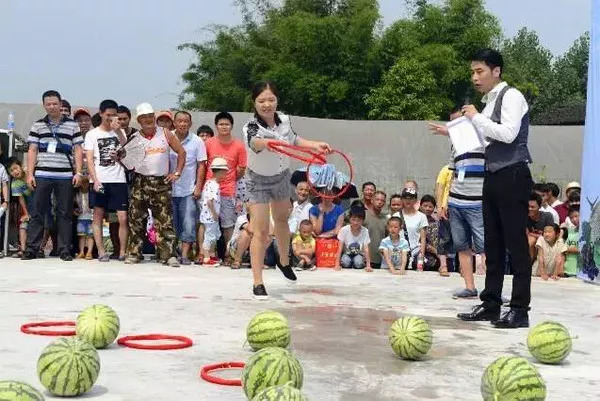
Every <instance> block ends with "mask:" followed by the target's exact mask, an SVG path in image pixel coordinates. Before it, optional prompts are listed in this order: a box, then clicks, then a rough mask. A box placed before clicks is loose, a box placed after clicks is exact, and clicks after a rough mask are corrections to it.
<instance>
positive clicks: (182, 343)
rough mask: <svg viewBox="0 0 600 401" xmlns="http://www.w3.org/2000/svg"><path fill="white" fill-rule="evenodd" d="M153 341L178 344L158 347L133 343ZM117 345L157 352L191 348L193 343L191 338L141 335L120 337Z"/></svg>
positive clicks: (159, 345)
mask: <svg viewBox="0 0 600 401" xmlns="http://www.w3.org/2000/svg"><path fill="white" fill-rule="evenodd" d="M155 340H173V341H178V342H179V344H158V345H148V344H136V343H135V342H134V341H155ZM117 344H119V345H121V346H123V347H128V348H136V349H149V350H157V351H165V350H172V349H182V348H189V347H191V346H192V345H193V344H194V342H193V341H192V339H191V338H188V337H184V336H171V335H168V334H142V335H138V336H126V337H121V338H119V339H118V340H117Z"/></svg>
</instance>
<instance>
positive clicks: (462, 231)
mask: <svg viewBox="0 0 600 401" xmlns="http://www.w3.org/2000/svg"><path fill="white" fill-rule="evenodd" d="M448 209H449V212H450V214H449V220H450V230H451V231H452V242H453V243H454V249H455V250H456V252H463V251H467V250H472V251H473V252H474V253H476V254H481V253H484V252H485V251H484V245H483V243H484V234H483V233H484V231H483V208H481V207H472V208H459V207H455V206H452V205H450V206H449V207H448Z"/></svg>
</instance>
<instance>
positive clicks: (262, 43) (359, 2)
mask: <svg viewBox="0 0 600 401" xmlns="http://www.w3.org/2000/svg"><path fill="white" fill-rule="evenodd" d="M398 1H400V0H398ZM405 3H407V4H408V5H409V8H410V10H411V12H410V15H409V16H408V17H406V18H403V19H399V20H397V21H395V22H394V23H392V24H391V25H390V26H388V27H387V28H385V29H382V28H381V25H380V24H381V17H380V14H379V4H378V1H377V0H236V4H237V5H238V7H239V8H240V10H241V12H242V16H243V21H242V23H241V24H240V25H238V26H235V27H223V26H219V27H214V28H213V33H214V35H213V37H212V39H211V40H209V41H205V42H201V43H186V44H183V45H181V46H180V47H179V48H180V49H185V50H191V51H192V52H194V53H195V56H196V58H195V61H194V62H193V63H192V64H191V65H190V66H189V67H188V70H187V71H186V72H185V73H184V74H183V80H184V82H185V83H186V88H185V89H184V91H183V93H182V99H183V100H182V102H181V103H182V104H181V106H182V107H185V108H189V109H199V110H231V111H250V110H252V107H253V105H252V101H251V99H250V88H251V86H252V84H253V83H254V82H255V81H258V80H261V79H271V80H273V81H275V82H276V83H277V84H278V86H279V88H280V91H281V95H282V96H281V99H280V108H281V109H282V110H284V111H286V112H288V113H292V114H297V115H305V116H311V117H323V118H345V119H364V118H372V119H399V120H405V119H444V118H445V117H446V115H447V113H448V111H449V110H450V108H452V106H453V105H455V104H460V103H462V102H464V101H465V100H466V99H470V100H471V101H472V102H473V101H474V100H476V99H477V98H478V95H477V94H476V93H474V91H473V88H472V85H471V82H470V76H469V60H470V57H471V56H472V54H473V53H474V52H475V51H476V50H478V49H481V48H484V47H492V48H500V49H501V50H502V52H503V54H504V57H505V66H506V67H505V73H504V77H505V79H506V80H508V82H509V83H510V84H511V85H514V86H516V87H517V88H519V89H520V90H521V91H522V92H523V93H524V94H525V96H526V98H527V99H528V101H529V102H530V105H531V112H532V118H533V121H534V122H535V121H536V119H539V118H541V117H540V116H542V115H549V113H550V114H551V113H552V111H553V110H556V109H557V108H558V107H564V106H569V105H574V104H575V105H581V104H582V102H584V101H585V96H586V84H587V63H588V48H589V35H587V34H585V35H583V36H582V37H581V38H579V39H578V40H577V41H576V42H575V43H574V44H573V46H572V47H571V49H569V51H567V52H566V53H565V54H564V55H563V56H562V57H558V58H557V59H556V60H554V59H553V56H552V54H551V53H550V52H549V51H548V49H547V48H545V47H544V46H543V45H542V44H541V43H540V41H539V38H538V36H537V34H536V33H535V32H533V31H530V30H528V29H527V28H523V29H521V30H520V31H519V32H518V33H517V35H516V36H515V37H514V38H511V39H508V40H503V39H502V34H501V28H500V24H499V22H498V19H497V18H496V17H495V16H494V15H492V14H491V13H490V12H488V11H487V10H486V8H485V4H484V0H443V1H437V2H431V1H427V0H405Z"/></svg>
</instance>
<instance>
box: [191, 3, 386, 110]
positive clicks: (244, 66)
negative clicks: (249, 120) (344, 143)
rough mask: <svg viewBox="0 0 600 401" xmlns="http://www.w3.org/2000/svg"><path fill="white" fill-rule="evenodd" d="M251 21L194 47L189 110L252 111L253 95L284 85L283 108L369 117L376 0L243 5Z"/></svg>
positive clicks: (377, 13)
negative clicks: (261, 87)
mask: <svg viewBox="0 0 600 401" xmlns="http://www.w3.org/2000/svg"><path fill="white" fill-rule="evenodd" d="M238 4H240V6H242V11H243V12H244V13H245V14H244V23H243V24H242V25H240V26H238V27H235V28H221V29H219V30H218V32H217V34H216V35H215V39H214V40H212V41H209V42H205V43H202V44H194V43H188V44H184V45H182V46H180V49H189V50H192V51H194V52H195V53H196V58H197V60H196V62H194V63H193V64H192V65H190V67H189V68H188V71H187V72H186V73H185V74H184V75H183V80H184V81H185V82H186V84H187V86H186V88H185V89H184V94H185V98H186V100H185V101H184V102H183V106H184V107H188V108H195V109H213V110H214V109H227V110H250V109H251V107H252V105H251V102H250V100H249V95H248V93H249V89H250V87H251V86H252V83H253V82H255V81H257V80H261V79H272V80H274V81H276V82H277V84H278V86H279V88H280V91H281V93H282V98H281V99H280V101H281V108H282V109H283V110H285V111H286V112H289V113H294V114H301V115H308V116H314V117H330V118H361V117H363V116H364V115H365V114H366V112H367V109H366V105H365V104H364V100H363V99H364V95H365V93H367V91H368V89H369V88H370V87H371V86H372V85H373V84H374V83H375V81H374V73H373V70H374V69H373V67H372V63H373V56H372V49H373V44H374V41H375V25H376V23H377V21H379V19H380V16H379V8H378V3H377V1H376V0H284V1H283V2H282V4H281V5H280V6H276V5H274V2H271V1H268V0H264V1H260V0H253V1H238Z"/></svg>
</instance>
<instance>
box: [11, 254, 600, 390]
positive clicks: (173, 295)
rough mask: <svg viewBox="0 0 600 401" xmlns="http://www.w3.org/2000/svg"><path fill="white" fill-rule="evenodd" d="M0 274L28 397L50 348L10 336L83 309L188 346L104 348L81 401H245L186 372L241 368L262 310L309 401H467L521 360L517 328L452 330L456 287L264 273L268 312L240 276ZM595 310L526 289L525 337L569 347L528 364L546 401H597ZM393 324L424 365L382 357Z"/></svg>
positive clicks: (589, 297)
mask: <svg viewBox="0 0 600 401" xmlns="http://www.w3.org/2000/svg"><path fill="white" fill-rule="evenodd" d="M0 266H1V267H0V309H1V310H3V311H4V313H3V318H2V319H0V380H2V379H15V380H24V381H27V382H29V383H31V384H33V385H34V386H36V387H38V388H40V387H41V385H40V384H39V381H38V379H37V375H36V363H37V358H38V356H39V354H40V351H41V349H42V348H43V347H44V346H45V345H46V344H48V343H49V342H50V341H51V338H49V337H42V336H33V335H26V334H22V333H21V332H20V331H19V327H20V325H21V324H23V323H26V322H32V321H41V320H70V319H72V320H74V319H75V318H76V316H77V314H78V312H79V311H81V310H82V309H83V308H85V307H86V306H88V305H92V304H94V303H104V304H107V305H110V306H111V307H113V308H114V309H115V310H116V311H117V313H118V314H119V316H120V318H121V334H120V335H134V334H142V333H167V334H179V335H186V336H189V337H190V338H192V339H193V340H194V343H195V344H194V346H193V347H192V348H188V349H184V350H178V351H141V350H134V349H128V348H121V347H119V346H116V345H113V346H112V347H110V348H109V349H106V350H101V351H100V357H101V365H102V368H101V372H100V376H99V378H98V381H97V382H96V384H95V386H94V387H93V388H92V390H90V392H89V393H88V394H86V395H85V396H83V397H82V398H89V399H94V400H98V401H137V400H149V399H152V400H160V401H162V400H164V401H170V400H217V399H218V400H232V401H234V400H240V401H242V400H244V399H245V397H244V395H243V393H242V390H241V388H239V387H223V386H218V385H215V384H210V383H207V382H205V381H203V380H202V379H200V378H199V376H198V372H199V370H200V367H201V366H202V365H205V364H210V363H216V362H221V361H245V360H247V359H248V357H249V356H250V355H251V354H252V353H251V350H250V349H249V347H248V346H247V345H245V344H244V342H245V328H246V324H247V323H248V320H249V319H250V318H251V317H252V316H253V315H254V314H255V313H257V312H259V311H262V310H265V309H276V310H279V311H280V312H282V313H283V314H284V315H286V316H287V317H288V319H289V321H290V325H291V328H292V347H291V349H292V350H293V352H294V353H295V354H296V355H297V357H298V359H299V360H300V362H301V364H302V366H303V368H304V372H305V386H304V392H305V394H306V395H307V396H308V397H309V399H310V400H312V401H358V400H361V401H363V400H365V401H391V400H440V401H448V400H461V401H467V400H480V399H481V396H480V392H479V383H480V378H481V374H482V372H483V370H484V369H485V367H486V366H487V365H488V364H489V363H491V362H492V361H493V360H494V359H496V358H497V357H500V356H503V355H521V356H524V357H526V358H529V359H530V360H531V357H530V356H529V355H528V351H527V347H526V344H525V341H526V337H527V330H526V329H519V330H511V331H501V330H496V329H492V328H491V327H490V325H489V324H487V323H464V322H461V321H458V320H457V319H456V318H455V315H456V313H457V312H459V311H465V310H467V309H468V308H469V307H470V306H472V305H474V304H475V303H476V300H470V301H458V300H453V299H452V298H451V293H452V291H453V290H454V289H456V288H460V287H461V284H462V280H461V278H460V277H459V276H458V275H453V276H452V277H450V278H442V277H439V276H438V275H437V274H433V273H414V272H410V273H408V275H407V276H401V277H400V276H391V275H390V274H389V273H387V272H386V271H376V272H375V273H372V274H368V273H366V272H364V271H344V272H334V271H330V270H319V271H315V272H306V273H302V274H300V281H299V283H298V284H297V285H295V286H289V285H287V284H285V283H284V282H283V278H282V277H281V276H280V274H279V273H278V272H276V271H266V272H265V280H266V284H267V289H268V290H269V291H270V294H271V299H270V300H268V301H255V300H253V299H252V297H251V286H250V284H251V278H250V277H251V274H250V271H249V270H241V271H232V270H230V269H229V268H223V267H221V268H217V269H208V268H199V267H191V268H180V269H170V268H166V267H163V266H160V265H157V264H155V263H145V264H142V265H138V266H128V265H124V264H122V263H118V262H111V263H109V264H102V265H101V264H99V263H98V262H96V261H93V262H72V263H64V262H61V261H60V260H58V259H45V260H37V261H30V262H23V261H20V260H16V259H10V258H5V259H2V260H0ZM478 286H479V287H480V288H481V287H482V286H483V278H482V277H478ZM506 286H507V287H510V278H508V279H507V280H506ZM506 294H508V288H507V290H506ZM599 300H600V287H599V286H593V285H589V284H584V283H581V282H579V281H577V280H575V279H570V280H560V281H559V282H542V281H541V280H539V279H534V282H533V302H532V308H533V309H532V311H531V315H530V318H531V321H532V324H535V323H539V322H541V321H543V320H546V319H554V320H558V321H560V322H562V323H563V324H565V325H566V326H567V327H569V329H570V330H571V333H572V335H573V336H578V339H576V340H574V349H573V352H572V353H571V355H570V356H569V358H568V359H567V360H566V362H565V363H564V364H562V365H560V366H545V365H539V364H537V366H538V367H539V369H540V371H541V374H542V375H543V377H544V379H545V380H546V383H547V387H548V397H547V399H548V400H577V401H579V400H598V399H599V396H598V385H599V384H600V374H599V372H600V351H599V350H600V347H599V346H598V337H597V335H598V334H597V332H598V329H599V328H600V312H599V310H598V305H599V302H598V301H599ZM406 314H414V315H419V316H421V317H423V318H425V319H427V320H428V321H429V322H430V324H431V326H432V329H433V332H434V345H433V347H432V350H431V351H430V353H429V355H428V356H427V358H426V360H424V361H421V362H406V361H403V360H401V359H399V358H397V357H396V356H395V355H394V353H393V352H392V350H391V348H390V347H389V344H388V339H387V331H388V328H389V326H390V325H391V323H392V322H393V321H394V319H396V318H398V317H400V316H403V315H406ZM222 375H223V376H227V377H235V376H237V375H239V372H238V371H232V372H224V373H222ZM47 398H48V399H54V398H52V397H51V396H49V395H48V397H47Z"/></svg>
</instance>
